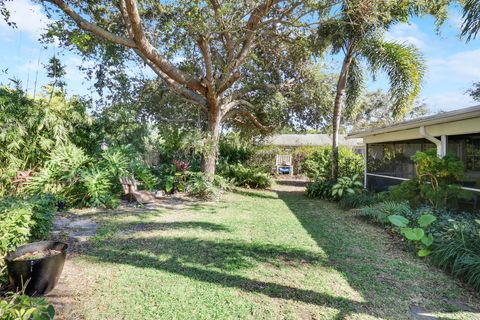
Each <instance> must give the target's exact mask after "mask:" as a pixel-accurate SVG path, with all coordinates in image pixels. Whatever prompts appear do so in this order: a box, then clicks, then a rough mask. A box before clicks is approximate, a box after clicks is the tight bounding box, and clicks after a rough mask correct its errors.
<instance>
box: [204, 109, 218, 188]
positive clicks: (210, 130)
mask: <svg viewBox="0 0 480 320" xmlns="http://www.w3.org/2000/svg"><path fill="white" fill-rule="evenodd" d="M219 111H220V108H209V112H208V127H207V134H208V145H207V147H206V150H205V152H204V154H203V158H202V172H203V173H204V174H205V176H206V177H207V179H208V180H210V181H212V180H213V178H214V177H215V168H216V165H217V153H218V141H219V139H220V123H221V117H220V112H219Z"/></svg>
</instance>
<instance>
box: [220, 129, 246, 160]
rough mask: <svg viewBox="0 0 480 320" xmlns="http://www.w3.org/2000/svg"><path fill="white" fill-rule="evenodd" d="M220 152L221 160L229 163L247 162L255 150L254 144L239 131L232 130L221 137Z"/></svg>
mask: <svg viewBox="0 0 480 320" xmlns="http://www.w3.org/2000/svg"><path fill="white" fill-rule="evenodd" d="M218 152H219V157H220V161H221V162H225V163H228V164H235V163H246V162H247V161H248V160H250V159H251V158H252V156H253V155H254V153H255V150H254V148H253V146H252V144H251V143H250V142H249V141H248V140H246V139H244V138H242V137H241V136H240V134H239V133H237V132H230V133H228V134H227V135H225V136H223V137H222V138H221V139H220V143H219V145H218Z"/></svg>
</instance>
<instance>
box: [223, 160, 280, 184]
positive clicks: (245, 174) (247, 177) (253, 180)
mask: <svg viewBox="0 0 480 320" xmlns="http://www.w3.org/2000/svg"><path fill="white" fill-rule="evenodd" d="M220 175H222V176H223V177H225V178H227V179H229V180H231V181H232V182H233V183H234V184H235V185H236V186H239V187H247V188H255V189H266V188H268V187H270V186H271V185H272V182H273V181H272V177H271V176H270V175H269V174H268V173H265V172H263V171H262V170H261V169H258V168H246V167H244V166H243V165H242V164H240V163H237V164H234V165H225V166H223V167H222V168H220Z"/></svg>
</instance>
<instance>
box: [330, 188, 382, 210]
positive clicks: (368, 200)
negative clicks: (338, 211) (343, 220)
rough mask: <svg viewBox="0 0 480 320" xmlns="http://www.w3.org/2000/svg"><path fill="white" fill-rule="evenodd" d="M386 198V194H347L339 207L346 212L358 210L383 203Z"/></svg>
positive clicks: (365, 192)
mask: <svg viewBox="0 0 480 320" xmlns="http://www.w3.org/2000/svg"><path fill="white" fill-rule="evenodd" d="M385 198H386V195H385V193H370V192H367V191H363V192H357V193H347V194H345V195H344V196H343V197H342V198H341V199H340V202H339V206H340V207H341V208H342V209H346V210H348V209H356V208H360V207H366V206H371V205H373V204H376V203H379V202H382V201H384V200H385Z"/></svg>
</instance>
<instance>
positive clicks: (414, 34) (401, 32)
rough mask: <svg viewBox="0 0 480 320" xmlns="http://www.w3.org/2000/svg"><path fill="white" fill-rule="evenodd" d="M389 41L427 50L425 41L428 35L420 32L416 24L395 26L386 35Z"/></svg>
mask: <svg viewBox="0 0 480 320" xmlns="http://www.w3.org/2000/svg"><path fill="white" fill-rule="evenodd" d="M385 38H386V39H387V40H395V41H398V42H405V43H409V44H412V45H414V46H416V47H417V48H419V49H424V48H426V47H427V46H426V44H425V39H426V38H427V35H426V34H425V33H423V32H422V31H420V29H419V28H418V26H417V25H416V24H415V23H410V24H406V23H401V24H397V25H394V26H393V27H392V28H391V29H390V30H389V31H388V32H387V33H386V34H385Z"/></svg>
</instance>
